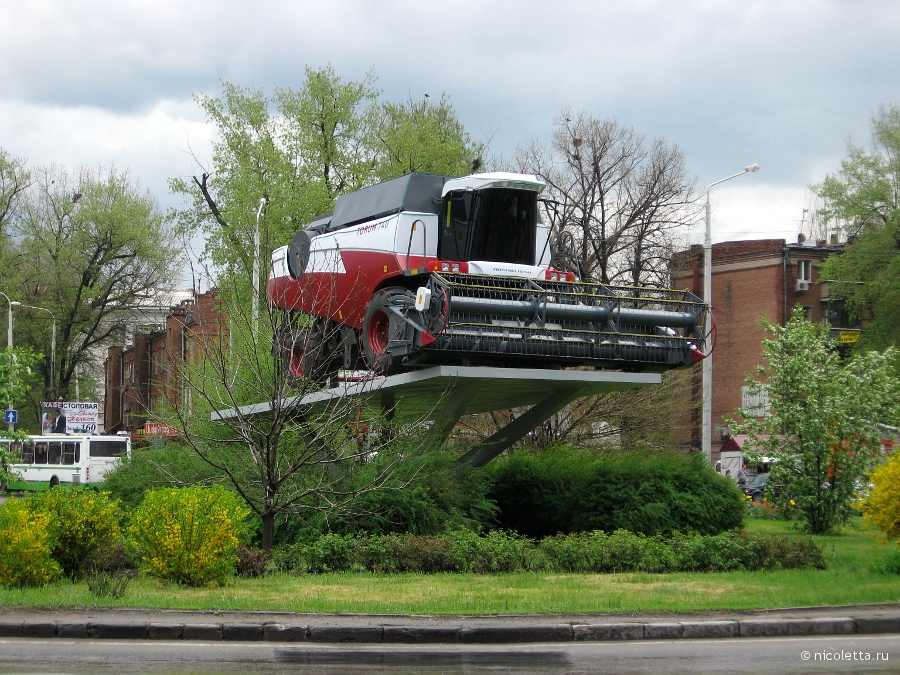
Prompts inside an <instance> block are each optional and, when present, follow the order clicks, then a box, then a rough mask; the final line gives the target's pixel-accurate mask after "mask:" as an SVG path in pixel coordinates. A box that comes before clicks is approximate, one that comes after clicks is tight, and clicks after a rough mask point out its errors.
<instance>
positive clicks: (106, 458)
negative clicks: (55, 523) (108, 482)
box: [0, 434, 131, 490]
mask: <svg viewBox="0 0 900 675" xmlns="http://www.w3.org/2000/svg"><path fill="white" fill-rule="evenodd" d="M0 447H3V448H4V449H7V450H9V451H10V453H11V454H12V456H13V458H12V461H13V464H12V468H13V470H14V471H16V472H17V473H18V474H19V475H20V476H21V479H19V480H16V481H12V482H10V483H9V485H7V486H6V487H7V489H9V490H41V489H44V488H47V487H54V486H56V485H59V484H60V483H73V484H76V485H77V484H81V485H90V484H92V483H100V482H102V481H103V479H104V478H105V477H106V474H107V473H109V472H110V471H112V469H113V468H114V467H115V466H116V464H117V463H118V462H119V459H120V458H121V457H123V456H124V457H130V456H131V438H130V437H128V436H80V435H79V436H68V435H63V434H48V435H45V436H29V437H28V438H27V439H25V440H24V441H13V440H10V439H8V438H0Z"/></svg>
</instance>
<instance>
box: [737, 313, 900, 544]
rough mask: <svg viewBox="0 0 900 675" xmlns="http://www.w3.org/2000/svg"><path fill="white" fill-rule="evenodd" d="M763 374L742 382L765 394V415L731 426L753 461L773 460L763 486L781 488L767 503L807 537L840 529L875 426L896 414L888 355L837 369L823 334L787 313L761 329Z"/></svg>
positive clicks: (898, 404) (898, 397)
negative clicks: (781, 509) (764, 334)
mask: <svg viewBox="0 0 900 675" xmlns="http://www.w3.org/2000/svg"><path fill="white" fill-rule="evenodd" d="M767 329H768V331H769V332H770V333H771V334H772V336H773V337H772V339H769V340H765V341H763V356H764V357H765V359H766V360H767V361H768V365H767V366H766V367H762V366H761V367H760V368H759V370H758V371H757V374H758V375H759V376H762V378H763V379H761V380H753V379H752V378H750V379H749V380H748V383H749V384H750V386H751V388H752V389H753V390H754V392H753V393H761V392H762V391H763V389H765V390H766V391H767V392H768V397H769V403H770V405H771V413H770V414H769V416H767V417H765V418H762V419H761V420H760V419H752V418H750V419H745V420H744V421H742V422H739V423H737V424H735V425H734V429H735V431H736V433H746V434H749V436H750V438H749V439H748V444H749V445H748V446H746V447H749V448H750V449H751V450H753V451H755V452H756V453H757V454H761V455H765V456H768V457H774V458H777V461H776V462H775V463H774V464H773V465H772V469H771V471H772V476H771V479H770V482H771V483H772V484H773V485H783V488H782V489H781V491H780V492H778V491H776V492H774V493H773V494H772V498H773V499H774V500H775V502H776V503H779V505H780V506H785V507H787V506H788V505H789V503H791V502H793V504H792V505H793V506H795V507H796V510H797V511H798V512H799V513H800V515H801V517H802V519H803V521H804V522H805V525H806V527H807V528H808V530H809V531H810V532H812V533H813V534H822V533H825V532H828V531H830V530H832V529H833V528H834V527H835V526H837V525H839V524H841V523H843V522H845V521H846V520H847V519H848V518H849V517H850V515H851V514H852V513H853V509H852V508H851V504H852V499H853V496H854V493H855V491H856V483H857V481H858V480H859V479H860V478H862V477H863V476H865V474H866V472H867V471H869V470H870V469H871V468H872V467H873V466H874V464H875V462H876V461H877V459H878V457H879V453H880V449H881V444H880V442H879V436H878V431H877V428H876V426H875V424H876V423H877V422H883V421H885V420H890V421H895V420H896V419H897V417H898V414H900V379H898V375H897V372H896V369H895V368H894V366H893V362H894V361H895V359H896V353H895V352H894V351H893V349H888V350H887V351H885V352H884V353H878V352H874V351H873V352H868V353H864V354H857V355H856V356H854V357H852V358H850V359H849V360H847V361H843V362H842V361H841V360H840V357H839V356H838V354H837V352H836V351H835V350H834V349H833V345H832V344H831V343H830V342H829V339H828V335H827V332H826V330H825V329H824V328H823V326H821V325H820V324H813V323H811V322H810V321H808V320H807V319H806V318H805V317H804V314H803V309H802V308H800V307H798V308H796V309H795V310H794V313H793V314H792V316H791V319H790V321H789V322H788V323H787V325H786V326H776V325H772V324H768V325H767Z"/></svg>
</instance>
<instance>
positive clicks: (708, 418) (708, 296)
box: [701, 164, 759, 462]
mask: <svg viewBox="0 0 900 675" xmlns="http://www.w3.org/2000/svg"><path fill="white" fill-rule="evenodd" d="M757 171H759V164H751V165H750V166H748V167H745V168H744V170H743V171H738V172H737V173H736V174H733V175H731V176H728V177H727V178H723V179H721V180H717V181H716V182H714V183H710V184H709V187H707V188H706V237H705V238H704V240H703V300H704V301H705V302H706V303H707V304H708V305H709V307H710V309H712V206H711V204H710V201H709V193H710V190H712V188H713V187H714V186H716V185H718V184H719V183H724V182H725V181H728V180H731V179H732V178H737V177H738V176H743V175H744V174H745V173H756V172H757ZM704 332H705V334H706V338H705V343H706V344H705V348H704V350H703V351H704V352H705V354H706V358H705V359H703V419H702V422H701V426H702V427H703V429H702V432H703V453H704V454H705V455H706V459H707V461H709V462H712V313H711V312H708V313H707V315H706V329H705V331H704Z"/></svg>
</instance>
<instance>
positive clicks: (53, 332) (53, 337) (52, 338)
mask: <svg viewBox="0 0 900 675" xmlns="http://www.w3.org/2000/svg"><path fill="white" fill-rule="evenodd" d="M22 307H27V308H28V309H39V310H41V311H42V312H47V314H49V315H50V317H51V318H52V319H53V326H52V328H51V329H50V400H51V401H55V400H56V315H55V314H54V313H53V312H51V311H50V310H49V309H47V308H46V307H37V306H35V305H22Z"/></svg>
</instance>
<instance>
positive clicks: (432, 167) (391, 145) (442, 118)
mask: <svg viewBox="0 0 900 675" xmlns="http://www.w3.org/2000/svg"><path fill="white" fill-rule="evenodd" d="M372 144H373V151H374V153H375V155H376V158H377V160H376V166H375V175H376V177H377V178H378V180H389V179H391V178H396V177H397V176H403V175H405V174H408V173H413V172H425V173H438V174H446V175H451V176H455V175H460V174H465V173H471V172H474V171H476V170H477V169H478V167H479V166H480V164H481V157H482V155H483V154H484V152H485V147H484V145H483V144H481V143H477V142H474V141H472V139H471V137H470V136H469V133H468V132H467V131H466V130H465V128H464V127H463V125H462V122H460V121H459V119H458V118H457V117H456V112H455V111H454V110H453V106H451V105H450V101H449V100H448V98H447V97H446V95H444V96H441V98H440V100H439V101H437V102H436V103H432V102H431V98H430V97H426V98H423V99H422V100H421V101H416V100H414V99H412V98H410V99H409V100H408V101H406V102H405V103H381V104H380V105H378V106H377V107H376V109H375V111H374V122H373V123H372Z"/></svg>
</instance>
